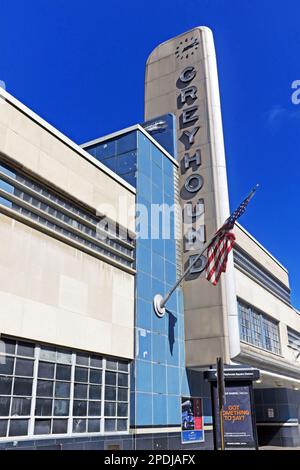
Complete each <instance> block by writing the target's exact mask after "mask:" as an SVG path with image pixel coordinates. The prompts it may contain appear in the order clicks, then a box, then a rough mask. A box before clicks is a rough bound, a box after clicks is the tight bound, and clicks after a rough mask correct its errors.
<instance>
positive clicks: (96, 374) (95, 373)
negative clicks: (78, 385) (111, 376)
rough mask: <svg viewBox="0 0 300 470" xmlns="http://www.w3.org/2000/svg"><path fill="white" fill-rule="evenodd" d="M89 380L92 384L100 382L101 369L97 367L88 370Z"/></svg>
mask: <svg viewBox="0 0 300 470" xmlns="http://www.w3.org/2000/svg"><path fill="white" fill-rule="evenodd" d="M90 382H91V383H93V384H101V383H102V371H101V370H97V369H91V370H90Z"/></svg>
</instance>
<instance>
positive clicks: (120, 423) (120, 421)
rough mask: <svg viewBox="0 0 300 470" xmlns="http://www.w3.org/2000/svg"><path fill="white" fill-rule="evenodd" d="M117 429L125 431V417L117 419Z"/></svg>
mask: <svg viewBox="0 0 300 470" xmlns="http://www.w3.org/2000/svg"><path fill="white" fill-rule="evenodd" d="M117 431H127V419H118V422H117Z"/></svg>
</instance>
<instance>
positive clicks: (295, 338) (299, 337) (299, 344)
mask: <svg viewBox="0 0 300 470" xmlns="http://www.w3.org/2000/svg"><path fill="white" fill-rule="evenodd" d="M287 333H288V343H289V346H290V347H291V348H293V349H295V350H296V351H299V352H300V333H298V332H297V331H295V330H292V329H291V328H287Z"/></svg>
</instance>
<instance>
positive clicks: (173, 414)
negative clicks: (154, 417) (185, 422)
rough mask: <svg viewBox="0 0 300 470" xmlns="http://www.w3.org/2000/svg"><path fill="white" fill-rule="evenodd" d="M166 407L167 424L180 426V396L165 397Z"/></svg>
mask: <svg viewBox="0 0 300 470" xmlns="http://www.w3.org/2000/svg"><path fill="white" fill-rule="evenodd" d="M167 407H168V410H167V411H168V418H167V424H169V425H171V424H172V425H174V424H177V425H178V426H180V423H181V403H180V396H177V397H176V396H169V395H168V397H167Z"/></svg>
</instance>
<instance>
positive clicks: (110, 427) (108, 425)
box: [104, 419, 117, 431]
mask: <svg viewBox="0 0 300 470" xmlns="http://www.w3.org/2000/svg"><path fill="white" fill-rule="evenodd" d="M116 421H117V420H116V419H106V420H105V424H104V430H105V431H115V430H116Z"/></svg>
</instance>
